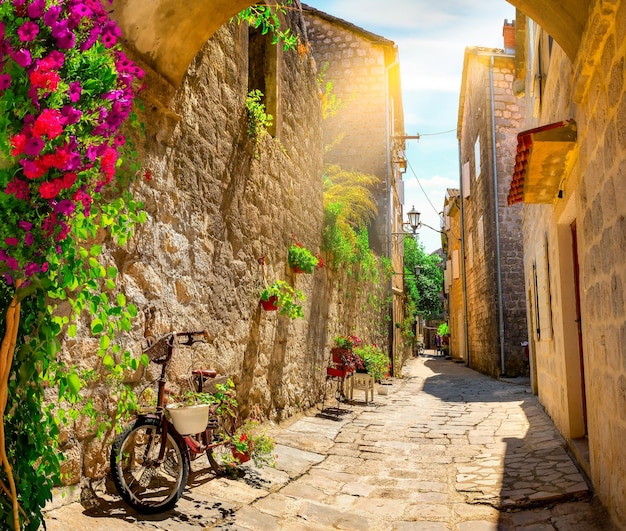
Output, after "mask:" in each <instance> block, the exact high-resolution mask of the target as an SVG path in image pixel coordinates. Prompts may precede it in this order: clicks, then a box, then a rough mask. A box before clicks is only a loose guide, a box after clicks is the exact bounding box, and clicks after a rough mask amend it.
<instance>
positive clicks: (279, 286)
mask: <svg viewBox="0 0 626 531" xmlns="http://www.w3.org/2000/svg"><path fill="white" fill-rule="evenodd" d="M299 300H300V301H303V302H304V301H305V300H306V297H305V296H304V294H303V293H302V292H301V291H300V290H298V289H294V288H293V287H291V286H290V285H289V284H287V282H285V281H284V280H277V281H276V282H274V283H273V284H270V285H269V286H267V287H266V288H265V289H263V291H261V304H262V305H263V303H269V304H265V305H263V306H264V309H266V310H268V311H271V310H272V307H273V308H274V309H276V310H278V312H279V313H280V314H281V315H286V316H288V317H289V318H290V319H297V318H298V317H300V318H304V310H303V309H302V305H300V304H298V301H299ZM265 306H267V308H266V307H265Z"/></svg>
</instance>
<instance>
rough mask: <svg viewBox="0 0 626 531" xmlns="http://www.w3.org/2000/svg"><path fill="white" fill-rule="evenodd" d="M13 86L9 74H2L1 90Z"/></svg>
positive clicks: (0, 77) (0, 75)
mask: <svg viewBox="0 0 626 531" xmlns="http://www.w3.org/2000/svg"><path fill="white" fill-rule="evenodd" d="M10 86H11V76H10V75H9V74H0V90H6V89H8V88H9V87H10Z"/></svg>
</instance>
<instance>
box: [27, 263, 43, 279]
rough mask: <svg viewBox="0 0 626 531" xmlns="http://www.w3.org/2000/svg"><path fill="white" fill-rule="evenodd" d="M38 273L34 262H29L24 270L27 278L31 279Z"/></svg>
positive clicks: (37, 267)
mask: <svg viewBox="0 0 626 531" xmlns="http://www.w3.org/2000/svg"><path fill="white" fill-rule="evenodd" d="M38 271H39V266H38V265H37V264H36V263H35V262H31V263H30V264H28V265H27V266H26V267H25V268H24V272H25V273H26V276H27V277H31V276H33V275H34V274H36V273H37V272H38Z"/></svg>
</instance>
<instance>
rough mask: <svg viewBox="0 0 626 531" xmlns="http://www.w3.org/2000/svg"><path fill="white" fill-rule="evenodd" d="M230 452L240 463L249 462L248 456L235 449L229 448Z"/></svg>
mask: <svg viewBox="0 0 626 531" xmlns="http://www.w3.org/2000/svg"><path fill="white" fill-rule="evenodd" d="M230 452H231V453H232V454H233V457H234V458H235V459H236V460H237V461H239V462H240V463H247V462H248V461H250V454H244V453H242V452H240V451H239V450H237V449H236V448H231V449H230Z"/></svg>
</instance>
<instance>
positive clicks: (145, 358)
mask: <svg viewBox="0 0 626 531" xmlns="http://www.w3.org/2000/svg"><path fill="white" fill-rule="evenodd" d="M140 361H141V364H142V365H143V366H144V367H147V366H148V365H149V364H150V358H149V357H148V355H147V354H142V355H141V359H140Z"/></svg>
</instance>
